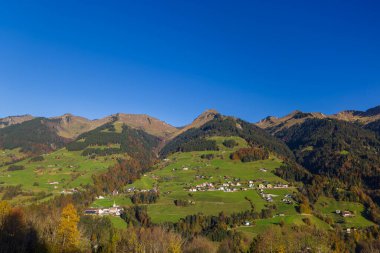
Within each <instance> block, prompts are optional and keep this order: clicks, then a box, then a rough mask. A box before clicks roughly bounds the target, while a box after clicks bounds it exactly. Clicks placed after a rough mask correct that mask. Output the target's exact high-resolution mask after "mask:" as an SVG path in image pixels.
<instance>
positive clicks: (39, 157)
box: [30, 155, 45, 162]
mask: <svg viewBox="0 0 380 253" xmlns="http://www.w3.org/2000/svg"><path fill="white" fill-rule="evenodd" d="M43 160H45V159H44V157H43V156H42V155H39V156H35V157H33V158H31V159H30V161H31V162H41V161H43Z"/></svg>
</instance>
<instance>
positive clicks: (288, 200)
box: [282, 194, 293, 205]
mask: <svg viewBox="0 0 380 253" xmlns="http://www.w3.org/2000/svg"><path fill="white" fill-rule="evenodd" d="M292 198H293V197H292V195H291V194H286V195H285V198H283V199H282V202H284V203H285V204H288V205H290V204H293V200H292Z"/></svg>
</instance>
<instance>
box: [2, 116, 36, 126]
mask: <svg viewBox="0 0 380 253" xmlns="http://www.w3.org/2000/svg"><path fill="white" fill-rule="evenodd" d="M32 119H34V117H33V116H32V115H28V114H27V115H20V116H9V117H5V118H2V119H0V128H4V127H8V126H12V125H15V124H20V123H22V122H25V121H28V120H32Z"/></svg>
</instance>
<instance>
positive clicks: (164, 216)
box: [94, 137, 296, 223]
mask: <svg viewBox="0 0 380 253" xmlns="http://www.w3.org/2000/svg"><path fill="white" fill-rule="evenodd" d="M226 139H230V140H231V139H233V140H235V142H236V143H237V145H236V146H235V147H233V148H228V147H226V146H224V145H223V142H224V141H225V140H226ZM208 140H212V141H215V142H216V144H217V146H218V149H219V150H218V151H192V152H180V153H175V154H172V155H170V156H168V157H167V158H166V159H165V160H164V161H163V162H162V163H160V164H158V165H157V169H155V170H153V171H151V172H149V173H146V174H145V175H144V176H143V177H142V178H141V179H140V180H137V181H136V182H135V183H133V184H131V185H127V186H126V189H130V188H135V189H136V190H151V189H153V188H155V187H156V188H158V190H159V192H160V197H159V200H158V201H157V202H156V203H153V204H149V205H148V214H149V215H150V217H151V218H152V221H153V222H156V223H161V222H167V221H171V222H176V221H178V220H179V219H180V218H184V217H185V216H187V215H191V214H196V213H203V214H206V215H217V214H218V213H219V212H221V211H224V212H225V213H227V214H231V213H234V212H240V211H245V210H249V209H250V202H249V201H248V200H247V199H246V198H248V199H249V200H251V201H252V202H253V203H254V205H255V207H256V208H257V210H261V209H262V208H264V207H265V206H266V205H267V204H269V202H267V201H266V200H264V199H263V198H262V197H261V196H260V195H259V191H258V190H257V189H247V190H246V191H242V190H240V188H242V187H244V188H248V186H247V184H248V182H249V180H252V181H255V184H256V185H258V184H260V183H263V184H268V183H271V184H276V183H286V182H285V181H284V180H282V179H281V178H279V177H277V176H275V175H274V174H273V173H272V171H273V170H274V169H275V168H277V167H279V166H280V165H281V163H282V162H281V160H279V159H278V158H276V157H275V156H271V157H270V158H269V159H267V160H260V161H255V162H247V163H243V162H241V161H234V160H231V159H230V154H231V153H232V152H234V151H236V150H238V149H239V148H242V147H247V145H248V144H247V142H246V141H245V140H244V139H242V138H239V137H210V138H208ZM211 154H212V155H213V158H211V159H207V158H202V156H203V157H204V156H205V155H211ZM264 168H265V169H266V171H265V170H263V169H264ZM205 182H209V183H213V184H215V185H217V184H223V183H227V182H234V184H236V183H240V184H241V185H242V186H236V187H233V188H236V189H239V190H237V191H236V192H224V191H216V190H215V191H197V192H189V188H191V187H193V186H196V185H199V184H202V183H205ZM294 191H296V190H295V189H294V188H291V187H289V188H288V189H268V190H265V192H267V193H270V194H274V195H276V196H274V197H273V199H274V203H276V204H277V205H278V212H281V213H284V214H286V215H293V214H296V211H295V205H287V204H285V203H282V201H281V200H282V199H283V198H284V196H285V195H287V194H292V193H293V192H294ZM175 200H182V201H189V202H191V203H192V204H189V205H188V206H176V205H175V203H174V201H175ZM116 201H117V202H119V203H120V204H127V205H128V204H129V203H128V201H127V200H125V198H124V199H116ZM110 203H112V200H97V201H96V202H95V203H94V205H95V206H101V205H107V204H110Z"/></svg>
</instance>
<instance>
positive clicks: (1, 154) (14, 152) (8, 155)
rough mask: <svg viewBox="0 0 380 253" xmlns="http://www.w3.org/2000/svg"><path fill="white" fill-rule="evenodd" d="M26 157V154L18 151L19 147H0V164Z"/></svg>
mask: <svg viewBox="0 0 380 253" xmlns="http://www.w3.org/2000/svg"><path fill="white" fill-rule="evenodd" d="M25 157H26V154H25V153H23V152H21V151H20V148H15V149H0V166H4V165H5V164H7V163H11V162H13V161H17V160H20V159H23V158H25Z"/></svg>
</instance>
